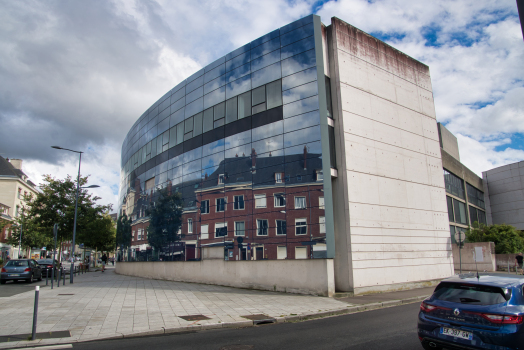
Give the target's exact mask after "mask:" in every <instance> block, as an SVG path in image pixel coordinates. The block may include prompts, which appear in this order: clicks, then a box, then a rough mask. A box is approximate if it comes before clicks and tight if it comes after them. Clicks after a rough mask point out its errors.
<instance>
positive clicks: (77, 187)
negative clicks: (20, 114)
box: [51, 146, 100, 283]
mask: <svg viewBox="0 0 524 350" xmlns="http://www.w3.org/2000/svg"><path fill="white" fill-rule="evenodd" d="M51 148H54V149H61V150H64V151H69V152H75V153H78V155H79V156H80V157H79V159H78V177H77V179H76V199H75V220H74V223H73V244H72V246H71V256H72V257H73V261H72V262H71V270H69V283H73V271H74V268H75V239H76V214H77V211H78V192H79V191H80V164H81V163H82V153H84V152H80V151H74V150H72V149H68V148H63V147H60V146H51ZM95 187H100V186H98V185H91V186H87V187H82V188H95Z"/></svg>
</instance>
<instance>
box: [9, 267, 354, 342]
mask: <svg viewBox="0 0 524 350" xmlns="http://www.w3.org/2000/svg"><path fill="white" fill-rule="evenodd" d="M4 287H8V286H7V285H4ZM34 294H35V293H34V290H31V291H29V292H24V293H21V294H17V295H14V296H10V297H5V298H0V336H5V335H11V334H24V333H31V329H32V320H33V305H34ZM351 306H352V305H351V304H348V303H347V302H343V301H339V300H336V299H332V298H326V297H316V296H307V295H296V294H286V293H278V292H269V291H258V290H248V289H238V288H232V287H222V286H215V285H205V284H197V283H184V282H173V281H161V280H151V279H145V278H138V277H130V276H122V275H117V274H115V273H114V269H113V268H109V269H107V270H106V272H104V273H102V272H100V271H97V272H90V273H86V274H81V275H79V276H76V277H75V279H74V284H69V281H68V280H67V281H66V285H65V286H60V287H59V288H56V286H55V288H54V289H52V290H51V288H50V287H42V288H40V297H39V307H38V328H37V332H49V331H51V332H54V331H63V330H69V331H70V332H71V337H70V338H59V339H56V338H55V339H37V340H35V341H21V342H9V343H0V349H2V348H13V347H21V346H35V345H46V344H57V343H71V342H76V341H87V340H94V339H107V338H112V337H118V338H122V337H127V336H133V335H144V334H146V333H147V332H150V334H163V333H169V332H177V331H182V330H188V327H190V329H195V330H198V329H207V328H222V327H228V326H242V325H246V326H247V325H248V324H252V321H249V320H247V319H246V318H243V317H242V316H245V315H255V314H265V315H268V316H271V317H274V318H276V319H277V321H278V322H281V321H283V320H284V318H286V317H287V320H288V321H289V320H291V319H293V318H294V317H297V319H300V317H301V316H302V317H306V315H312V314H323V315H329V314H330V312H337V311H339V312H347V311H346V310H347V309H348V308H349V307H351ZM359 309H360V308H359ZM355 311H356V307H355ZM187 315H205V316H207V317H209V318H210V319H209V320H204V321H185V320H184V319H182V318H180V316H187Z"/></svg>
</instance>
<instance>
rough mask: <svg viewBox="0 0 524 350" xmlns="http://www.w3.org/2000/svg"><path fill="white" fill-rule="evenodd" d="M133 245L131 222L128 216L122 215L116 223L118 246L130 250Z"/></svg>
mask: <svg viewBox="0 0 524 350" xmlns="http://www.w3.org/2000/svg"><path fill="white" fill-rule="evenodd" d="M130 245H131V221H130V220H129V219H128V218H127V215H126V214H124V215H120V217H119V218H118V221H117V223H116V246H117V248H121V247H122V246H123V247H124V248H128V247H129V246H130Z"/></svg>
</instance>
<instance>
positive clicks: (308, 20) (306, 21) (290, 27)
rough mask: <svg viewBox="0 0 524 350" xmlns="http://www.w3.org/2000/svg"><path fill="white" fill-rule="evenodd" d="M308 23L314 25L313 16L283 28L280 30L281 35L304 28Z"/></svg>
mask: <svg viewBox="0 0 524 350" xmlns="http://www.w3.org/2000/svg"><path fill="white" fill-rule="evenodd" d="M308 23H313V15H309V16H307V17H304V18H301V19H299V20H298V21H295V22H293V23H289V24H288V25H285V26H283V27H282V28H280V35H282V34H284V33H287V32H290V31H292V30H293V29H297V28H299V27H302V26H303V25H306V24H308Z"/></svg>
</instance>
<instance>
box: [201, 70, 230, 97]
mask: <svg viewBox="0 0 524 350" xmlns="http://www.w3.org/2000/svg"><path fill="white" fill-rule="evenodd" d="M224 85H226V75H225V74H224V75H222V76H220V77H218V78H216V79H213V80H211V81H210V82H209V83H207V84H205V85H204V95H205V94H207V93H210V92H211V91H213V90H216V89H218V88H219V87H221V86H224Z"/></svg>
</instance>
